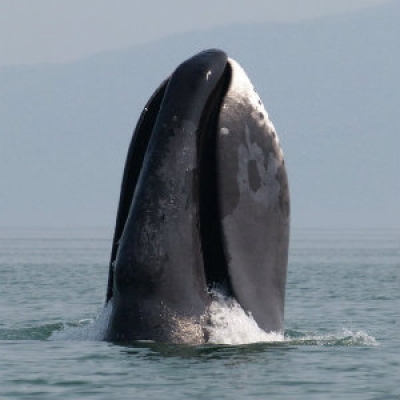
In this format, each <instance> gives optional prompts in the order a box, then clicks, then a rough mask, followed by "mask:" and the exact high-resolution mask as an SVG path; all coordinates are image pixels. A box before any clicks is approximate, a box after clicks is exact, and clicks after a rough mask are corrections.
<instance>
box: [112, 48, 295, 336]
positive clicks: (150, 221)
mask: <svg viewBox="0 0 400 400" xmlns="http://www.w3.org/2000/svg"><path fill="white" fill-rule="evenodd" d="M288 241H289V192H288V184H287V175H286V170H285V166H284V161H283V153H282V151H281V149H280V145H279V140H278V137H277V135H276V132H275V129H274V127H273V125H272V123H271V122H270V121H269V119H268V115H267V113H266V111H265V109H264V107H263V105H262V103H261V100H260V99H259V97H258V95H257V93H256V92H255V90H254V88H253V86H252V84H251V83H250V81H249V79H248V77H247V75H246V74H245V72H244V71H243V69H242V68H241V67H240V66H239V64H238V63H236V62H235V61H234V60H232V59H230V58H228V57H227V56H226V54H225V53H224V52H222V51H219V50H208V51H205V52H202V53H199V54H197V55H195V56H194V57H192V58H190V59H189V60H187V61H185V62H184V63H182V64H181V65H180V66H179V67H178V68H177V69H176V70H175V72H174V73H173V74H172V75H171V77H169V78H168V79H167V80H166V81H164V82H163V83H162V84H161V85H160V87H159V88H158V89H157V90H156V92H155V93H154V94H153V96H152V97H151V99H150V100H149V102H148V103H147V105H146V107H145V109H144V111H143V112H142V115H141V117H140V119H139V122H138V124H137V126H136V129H135V132H134V135H133V139H132V142H131V145H130V148H129V151H128V156H127V161H126V164H125V170H124V176H123V180H122V185H121V195H120V203H119V209H118V214H117V221H116V228H115V233H114V240H113V249H112V254H111V261H110V273H109V284H108V290H107V301H110V300H112V303H113V311H112V314H111V318H110V323H109V328H108V331H107V334H106V340H115V341H131V340H155V341H164V342H180V343H182V342H183V343H202V342H204V341H206V340H207V324H208V322H209V317H208V307H209V304H210V295H209V288H210V287H211V286H214V285H216V284H224V285H225V287H226V288H227V290H228V293H229V294H230V295H231V296H234V297H235V298H236V299H237V300H238V302H239V303H240V304H241V306H242V307H243V308H244V309H245V310H246V311H248V312H250V313H251V314H252V315H253V317H254V318H255V320H256V322H257V323H258V324H259V325H260V327H262V328H263V329H264V330H266V331H272V330H273V331H278V330H281V329H282V328H283V308H284V292H285V282H286V266H287V253H288Z"/></svg>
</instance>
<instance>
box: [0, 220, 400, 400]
mask: <svg viewBox="0 0 400 400" xmlns="http://www.w3.org/2000/svg"><path fill="white" fill-rule="evenodd" d="M111 235H112V232H111V231H108V230H105V229H4V228H3V229H0V398H1V399H52V400H53V399H107V400H109V399H111V398H118V399H160V400H163V399H171V398H174V399H209V398H218V399H219V398H229V399H352V400H356V399H363V400H366V399H367V400H368V399H371V400H372V399H397V400H399V399H400V357H399V355H400V291H399V277H400V235H399V232H396V231H361V230H360V231H355V230H353V231H338V230H336V231H329V230H326V231H316V230H303V231H295V232H292V237H291V247H290V255H289V273H288V282H287V292H286V308H285V331H284V332H283V333H280V334H266V333H264V332H263V331H261V330H260V329H259V328H258V326H257V324H256V323H255V322H254V320H253V319H252V318H251V316H248V315H246V313H245V312H244V311H243V310H242V309H241V308H240V307H239V305H238V304H237V303H235V302H234V301H232V300H230V299H226V298H224V297H223V295H222V294H221V295H218V296H217V299H216V300H215V301H214V303H213V305H212V312H213V321H214V325H215V328H214V330H213V334H212V343H209V344H207V345H204V346H183V345H179V346H178V345H165V344H156V343H138V344H131V345H129V346H128V345H118V344H112V343H107V342H104V341H101V340H100V339H101V334H102V330H104V327H105V325H106V323H107V317H108V311H109V310H103V302H104V297H105V291H106V285H107V274H108V271H107V263H108V257H109V253H110V244H111Z"/></svg>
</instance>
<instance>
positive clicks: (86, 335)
mask: <svg viewBox="0 0 400 400" xmlns="http://www.w3.org/2000/svg"><path fill="white" fill-rule="evenodd" d="M111 311H112V304H111V302H109V303H108V304H107V305H106V306H105V307H104V308H103V309H102V310H101V311H100V313H99V315H98V316H97V317H96V318H94V319H84V320H80V321H79V322H78V323H77V324H75V325H64V326H63V328H62V329H60V330H56V331H54V332H53V333H52V334H51V336H50V337H49V340H79V341H96V340H103V339H104V335H105V331H106V329H107V326H108V321H109V319H110V315H111Z"/></svg>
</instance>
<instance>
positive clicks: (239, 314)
mask: <svg viewBox="0 0 400 400" xmlns="http://www.w3.org/2000/svg"><path fill="white" fill-rule="evenodd" d="M212 295H213V298H214V300H213V301H212V303H211V306H210V317H211V327H210V329H209V335H210V336H209V343H212V344H229V345H242V344H249V343H257V342H282V341H284V336H283V333H282V332H270V333H267V332H265V331H264V330H262V329H261V328H260V327H259V326H258V325H257V323H256V321H255V320H254V319H253V317H252V316H251V315H249V314H247V313H246V312H245V311H244V310H243V308H242V307H241V306H240V305H239V303H238V302H237V301H236V300H235V299H233V298H231V297H226V296H225V295H224V294H223V293H222V292H221V291H217V290H213V292H212Z"/></svg>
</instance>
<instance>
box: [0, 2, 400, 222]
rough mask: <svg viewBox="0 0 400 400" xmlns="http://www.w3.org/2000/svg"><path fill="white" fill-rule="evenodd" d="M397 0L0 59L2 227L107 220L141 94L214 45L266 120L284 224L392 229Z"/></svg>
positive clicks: (399, 130)
mask: <svg viewBox="0 0 400 400" xmlns="http://www.w3.org/2000/svg"><path fill="white" fill-rule="evenodd" d="M399 16H400V7H399V2H393V3H389V4H385V5H383V6H380V7H376V8H371V9H367V10H363V11H360V12H356V13H352V14H346V15H341V16H335V17H329V18H321V19H318V20H313V21H305V22H301V23H295V24H294V23H292V24H253V25H249V24H243V25H239V24H236V25H230V26H225V27H221V28H216V29H212V30H208V31H201V32H200V31H199V32H192V33H187V34H181V35H175V36H171V37H167V38H165V39H163V40H160V41H157V42H153V43H149V44H147V45H144V46H140V47H134V48H128V49H122V50H118V51H110V52H106V53H101V54H97V55H94V56H91V57H88V58H86V59H84V60H81V61H78V62H74V63H68V64H43V65H35V66H13V67H4V68H1V69H0V183H1V191H0V226H4V225H5V226H21V225H31V226H48V225H50V226H52V225H56V226H63V225H92V226H93V225H107V226H110V225H113V224H114V218H115V213H116V207H117V202H118V196H119V185H120V181H121V176H122V169H123V164H124V161H125V156H126V151H127V147H128V144H129V141H130V138H131V134H132V131H133V129H134V125H135V123H136V121H137V118H138V116H139V114H140V112H141V109H142V107H143V106H144V104H145V102H146V101H147V99H148V97H149V96H150V95H151V93H152V92H153V91H154V90H155V88H156V87H157V86H158V84H159V83H160V82H161V80H162V79H164V78H165V77H166V76H167V75H168V74H170V73H171V72H172V70H173V69H174V68H175V67H176V66H177V65H178V64H179V63H180V62H181V61H183V60H184V59H185V58H187V57H189V56H190V55H192V54H194V53H196V52H197V51H199V50H201V49H204V48H209V47H219V48H222V49H224V50H226V51H227V53H228V55H230V56H231V57H233V58H235V59H236V60H237V61H239V63H240V64H241V65H242V66H243V67H244V68H245V70H246V71H247V73H248V75H249V77H250V79H251V80H252V82H253V83H254V85H255V86H256V88H257V90H258V92H259V93H260V96H261V98H262V100H263V102H264V104H265V106H266V109H267V111H268V112H269V114H270V117H271V119H272V121H273V123H274V125H275V127H276V128H277V131H278V135H279V136H280V139H281V142H282V145H283V149H284V152H285V156H286V162H287V165H288V169H289V179H290V187H291V196H292V226H293V227H295V228H296V227H339V228H340V227H354V228H364V227H371V228H374V227H392V228H399V227H400V179H399V175H400V174H399V171H400V161H399V153H400V151H399V149H400V146H399V137H400V118H399V111H400V73H399V71H400V24H399Z"/></svg>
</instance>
